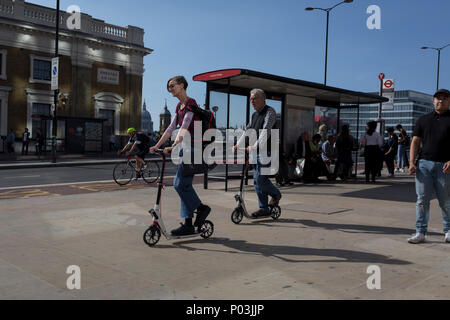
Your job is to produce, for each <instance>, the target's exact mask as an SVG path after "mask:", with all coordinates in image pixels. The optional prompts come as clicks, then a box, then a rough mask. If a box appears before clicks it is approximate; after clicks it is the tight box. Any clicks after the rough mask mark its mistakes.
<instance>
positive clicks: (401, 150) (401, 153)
mask: <svg viewBox="0 0 450 320" xmlns="http://www.w3.org/2000/svg"><path fill="white" fill-rule="evenodd" d="M404 167H406V146H405V145H404V144H399V145H398V148H397V168H399V169H403V168H404Z"/></svg>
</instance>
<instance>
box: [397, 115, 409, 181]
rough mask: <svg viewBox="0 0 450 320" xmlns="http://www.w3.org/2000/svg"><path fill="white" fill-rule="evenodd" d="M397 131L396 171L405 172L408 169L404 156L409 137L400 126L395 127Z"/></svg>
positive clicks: (406, 159)
mask: <svg viewBox="0 0 450 320" xmlns="http://www.w3.org/2000/svg"><path fill="white" fill-rule="evenodd" d="M396 128H397V130H398V147H397V148H398V149H397V170H396V171H400V172H405V168H406V167H408V158H407V156H406V149H407V148H408V147H409V140H410V139H409V136H408V134H407V133H406V131H405V129H403V126H402V125H401V124H398V125H397V127H396Z"/></svg>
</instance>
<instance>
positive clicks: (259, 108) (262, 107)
mask: <svg viewBox="0 0 450 320" xmlns="http://www.w3.org/2000/svg"><path fill="white" fill-rule="evenodd" d="M250 102H251V103H252V106H253V109H254V110H255V112H254V113H253V115H252V118H251V120H250V123H249V124H248V125H247V127H246V130H249V129H254V130H256V133H257V138H258V139H257V141H256V143H255V144H253V145H251V146H248V147H247V149H246V151H247V152H248V153H249V154H250V153H251V152H252V151H257V150H258V146H261V145H262V144H266V145H267V148H268V156H270V145H271V143H270V132H271V131H270V130H271V129H274V128H275V125H276V121H277V120H276V112H275V110H274V109H273V108H271V107H269V106H268V105H266V94H265V93H264V91H263V90H261V89H253V90H252V91H251V92H250ZM261 129H266V130H263V131H262V132H261V131H260V130H261ZM244 141H245V135H243V136H242V137H241V138H240V139H239V141H238V142H237V144H236V145H235V146H234V147H233V152H236V150H237V148H238V147H239V145H240V144H242V143H243V142H244ZM274 152H276V150H274ZM260 160H261V159H260V155H259V153H258V154H257V161H256V163H255V164H254V165H253V184H254V187H255V191H256V194H257V196H258V204H259V210H258V211H256V212H254V213H252V216H253V217H254V218H258V217H264V216H270V210H269V205H270V206H278V203H279V201H280V199H281V192H280V190H278V189H277V188H276V187H275V186H274V185H273V184H272V182H271V181H270V180H269V177H268V176H267V175H262V174H261V168H263V167H268V166H269V165H270V164H265V165H263V164H261V161H260ZM269 195H270V196H271V200H270V202H268V196H269Z"/></svg>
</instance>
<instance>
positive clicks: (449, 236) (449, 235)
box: [445, 231, 450, 243]
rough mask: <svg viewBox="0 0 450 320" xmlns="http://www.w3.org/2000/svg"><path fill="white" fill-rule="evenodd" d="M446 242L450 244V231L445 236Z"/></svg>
mask: <svg viewBox="0 0 450 320" xmlns="http://www.w3.org/2000/svg"><path fill="white" fill-rule="evenodd" d="M445 242H449V243H450V231H449V232H447V233H446V234H445Z"/></svg>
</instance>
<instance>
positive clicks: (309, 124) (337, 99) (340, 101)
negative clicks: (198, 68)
mask: <svg viewBox="0 0 450 320" xmlns="http://www.w3.org/2000/svg"><path fill="white" fill-rule="evenodd" d="M193 80H194V81H202V82H205V83H206V101H205V108H206V109H209V110H212V111H213V112H214V115H215V117H216V126H217V128H218V129H219V130H223V131H225V130H226V129H245V127H246V125H247V123H248V122H249V119H250V117H251V114H252V113H253V111H254V110H253V108H252V107H251V105H250V91H251V90H252V89H254V88H259V89H262V90H264V92H265V93H266V103H267V105H269V106H270V107H272V108H274V109H275V111H276V112H277V123H278V128H279V129H280V143H281V146H282V148H283V150H284V151H285V152H287V153H289V152H292V151H293V150H294V149H293V148H295V144H296V142H297V139H298V137H299V135H300V134H301V133H302V132H304V131H309V132H310V133H311V134H312V133H313V132H314V110H315V107H326V108H335V109H337V126H338V127H337V130H338V132H339V123H340V112H341V110H342V109H352V110H355V112H357V114H358V117H357V118H358V120H357V122H359V106H360V105H361V104H372V103H382V102H387V101H388V99H387V98H384V97H381V96H378V95H374V94H369V93H364V92H357V91H351V90H347V89H342V88H336V87H330V86H325V85H323V84H319V83H314V82H309V81H304V80H298V79H291V78H286V77H281V76H277V75H272V74H267V73H262V72H257V71H252V70H246V69H224V70H216V71H211V72H206V73H202V74H198V75H195V76H194V77H193ZM349 125H350V126H352V125H356V123H354V124H351V123H350V124H349ZM358 136H359V133H358V134H357V137H358ZM224 152H225V151H224ZM224 165H225V175H223V174H221V175H218V174H215V173H214V170H213V171H211V172H209V173H206V174H205V175H204V188H205V189H207V188H208V180H224V181H225V191H227V189H228V179H232V178H236V177H238V176H236V175H233V174H230V170H229V169H230V168H229V167H230V166H232V165H234V163H227V162H225V163H224ZM355 168H356V166H355ZM236 169H237V168H236ZM237 171H238V170H237Z"/></svg>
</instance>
